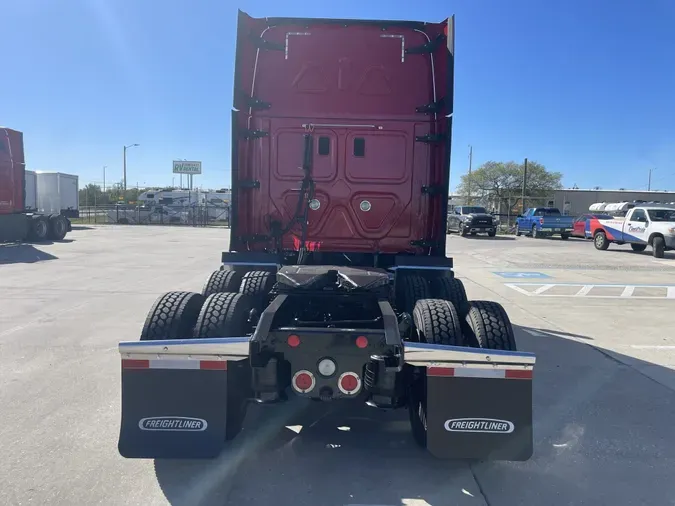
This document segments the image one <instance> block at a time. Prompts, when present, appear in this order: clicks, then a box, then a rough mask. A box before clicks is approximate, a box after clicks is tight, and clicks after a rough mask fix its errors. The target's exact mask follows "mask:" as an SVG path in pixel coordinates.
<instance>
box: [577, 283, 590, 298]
mask: <svg viewBox="0 0 675 506" xmlns="http://www.w3.org/2000/svg"><path fill="white" fill-rule="evenodd" d="M593 286H594V285H584V286H583V287H582V288H581V290H579V291H578V292H577V293H575V294H574V296H575V297H584V296H586V295H588V292H590V291H591V290H593Z"/></svg>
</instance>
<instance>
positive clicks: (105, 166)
mask: <svg viewBox="0 0 675 506" xmlns="http://www.w3.org/2000/svg"><path fill="white" fill-rule="evenodd" d="M106 168H108V166H107V165H104V166H103V193H105V169H106Z"/></svg>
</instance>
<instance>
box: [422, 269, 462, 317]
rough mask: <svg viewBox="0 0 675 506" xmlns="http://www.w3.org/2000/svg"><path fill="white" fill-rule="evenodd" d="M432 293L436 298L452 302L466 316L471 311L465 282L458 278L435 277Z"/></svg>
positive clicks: (460, 314)
mask: <svg viewBox="0 0 675 506" xmlns="http://www.w3.org/2000/svg"><path fill="white" fill-rule="evenodd" d="M431 295H432V296H433V297H434V298H436V299H445V300H449V301H450V302H452V304H453V305H454V306H455V309H457V313H458V314H459V316H460V317H461V318H464V317H465V316H466V315H467V313H468V312H469V299H468V298H467V296H466V290H465V288H464V283H462V282H461V281H460V280H459V279H457V278H434V279H432V280H431Z"/></svg>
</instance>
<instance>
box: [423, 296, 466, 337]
mask: <svg viewBox="0 0 675 506" xmlns="http://www.w3.org/2000/svg"><path fill="white" fill-rule="evenodd" d="M413 323H414V325H415V329H416V330H417V335H418V338H419V339H418V340H419V342H421V343H429V344H445V345H448V346H464V338H463V336H462V327H461V325H460V319H459V315H458V314H457V309H455V306H454V304H453V303H452V302H450V301H448V300H443V299H422V300H418V301H417V303H416V304H415V309H414V310H413Z"/></svg>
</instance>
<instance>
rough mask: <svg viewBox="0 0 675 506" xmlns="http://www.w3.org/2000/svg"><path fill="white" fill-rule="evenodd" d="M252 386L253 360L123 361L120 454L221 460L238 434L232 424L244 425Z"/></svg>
mask: <svg viewBox="0 0 675 506" xmlns="http://www.w3.org/2000/svg"><path fill="white" fill-rule="evenodd" d="M250 382H251V376H250V367H249V364H248V359H246V360H238V361H222V360H221V361H205V360H201V361H200V360H194V359H191V360H131V359H123V360H122V425H121V429H120V439H119V444H118V449H119V452H120V454H121V455H122V456H123V457H126V458H172V459H186V458H190V459H193V458H194V459H196V458H214V457H216V456H218V454H219V453H220V452H221V451H222V449H223V446H224V445H225V441H226V434H227V433H231V432H232V429H233V428H232V427H228V426H227V424H228V421H233V422H234V423H235V424H237V423H239V424H240V423H241V420H242V418H243V416H240V413H241V412H242V406H243V405H244V404H245V403H246V401H247V397H248V392H249V388H250ZM236 429H237V430H238V429H239V427H236Z"/></svg>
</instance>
